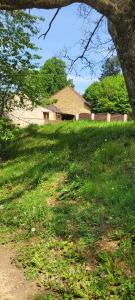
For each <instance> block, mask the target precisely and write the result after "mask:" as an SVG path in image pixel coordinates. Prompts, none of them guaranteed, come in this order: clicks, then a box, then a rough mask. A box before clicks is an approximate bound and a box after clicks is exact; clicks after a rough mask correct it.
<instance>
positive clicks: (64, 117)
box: [62, 114, 75, 120]
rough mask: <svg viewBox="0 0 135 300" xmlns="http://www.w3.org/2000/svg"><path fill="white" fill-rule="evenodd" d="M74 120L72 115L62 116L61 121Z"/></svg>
mask: <svg viewBox="0 0 135 300" xmlns="http://www.w3.org/2000/svg"><path fill="white" fill-rule="evenodd" d="M74 119H75V116H74V115H69V114H62V120H74Z"/></svg>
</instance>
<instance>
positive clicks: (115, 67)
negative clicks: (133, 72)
mask: <svg viewBox="0 0 135 300" xmlns="http://www.w3.org/2000/svg"><path fill="white" fill-rule="evenodd" d="M120 72H121V66H120V62H119V59H118V56H113V57H111V58H107V59H106V60H105V62H104V64H103V65H102V69H101V76H100V79H104V78H105V77H107V76H112V75H118V74H119V73H120Z"/></svg>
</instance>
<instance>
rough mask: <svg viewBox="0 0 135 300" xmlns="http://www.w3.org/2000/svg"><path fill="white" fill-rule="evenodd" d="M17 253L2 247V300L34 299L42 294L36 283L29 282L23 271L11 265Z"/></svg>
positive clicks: (0, 272)
mask: <svg viewBox="0 0 135 300" xmlns="http://www.w3.org/2000/svg"><path fill="white" fill-rule="evenodd" d="M14 256H15V251H14V250H13V249H11V248H10V247H7V246H4V245H0V300H28V299H34V296H35V295H36V294H39V293H40V292H41V289H39V288H38V286H37V285H36V283H34V282H31V281H27V280H26V279H25V277H24V274H23V271H22V270H20V269H18V268H17V267H16V266H15V265H14V264H12V263H11V261H12V259H13V258H14Z"/></svg>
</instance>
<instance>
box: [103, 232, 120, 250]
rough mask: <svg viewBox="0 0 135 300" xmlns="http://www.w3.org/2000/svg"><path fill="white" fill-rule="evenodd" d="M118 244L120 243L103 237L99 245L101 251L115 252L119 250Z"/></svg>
mask: <svg viewBox="0 0 135 300" xmlns="http://www.w3.org/2000/svg"><path fill="white" fill-rule="evenodd" d="M118 244H119V241H111V240H109V239H108V237H106V236H103V237H102V239H101V241H100V243H99V247H100V250H105V251H110V252H114V251H115V250H116V249H117V248H118Z"/></svg>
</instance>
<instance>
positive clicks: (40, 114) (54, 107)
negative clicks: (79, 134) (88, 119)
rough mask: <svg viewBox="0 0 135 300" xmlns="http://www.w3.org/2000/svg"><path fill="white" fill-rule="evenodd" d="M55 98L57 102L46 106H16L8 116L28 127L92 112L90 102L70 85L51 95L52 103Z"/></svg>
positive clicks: (76, 118)
mask: <svg viewBox="0 0 135 300" xmlns="http://www.w3.org/2000/svg"><path fill="white" fill-rule="evenodd" d="M53 100H54V102H55V103H54V104H50V105H48V106H46V107H42V106H37V107H34V108H33V107H31V106H30V105H29V107H27V108H17V107H16V108H14V110H13V111H12V112H10V113H9V115H8V116H9V118H10V119H11V120H12V122H13V123H14V124H15V125H19V126H20V127H27V126H28V125H29V124H38V125H43V124H46V123H49V122H50V123H53V122H57V121H60V120H61V121H62V120H78V119H80V118H81V119H82V116H83V115H85V116H86V115H88V116H90V114H91V110H90V104H89V103H88V102H87V101H86V100H85V99H84V98H83V97H82V96H81V95H80V94H79V93H77V92H76V91H75V90H74V89H73V88H71V87H69V86H68V87H65V88H64V89H62V90H61V91H59V92H58V93H56V94H55V95H53V96H52V97H50V103H52V102H53Z"/></svg>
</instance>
